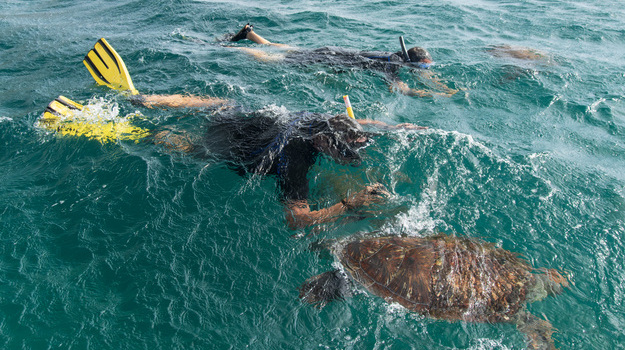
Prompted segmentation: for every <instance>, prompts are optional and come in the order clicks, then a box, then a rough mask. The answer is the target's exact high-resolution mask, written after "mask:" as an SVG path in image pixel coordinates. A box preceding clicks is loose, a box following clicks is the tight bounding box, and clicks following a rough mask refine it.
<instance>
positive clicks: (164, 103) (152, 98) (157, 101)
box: [132, 94, 229, 108]
mask: <svg viewBox="0 0 625 350" xmlns="http://www.w3.org/2000/svg"><path fill="white" fill-rule="evenodd" d="M132 99H133V101H132V102H133V103H136V104H140V105H142V106H145V107H148V108H154V107H170V108H206V107H215V106H221V105H224V104H227V103H228V102H229V101H228V100H223V99H220V98H217V97H204V96H190V95H189V96H185V95H179V94H176V95H140V96H138V97H133V98H132Z"/></svg>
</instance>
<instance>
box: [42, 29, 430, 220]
mask: <svg viewBox="0 0 625 350" xmlns="http://www.w3.org/2000/svg"><path fill="white" fill-rule="evenodd" d="M83 62H84V63H85V66H86V67H87V68H88V69H89V72H90V73H91V75H92V76H93V77H94V79H95V80H96V82H98V83H100V84H102V85H106V86H108V87H110V88H112V89H116V90H123V91H127V92H129V93H130V95H131V96H130V99H131V101H132V102H133V103H134V104H137V105H142V106H145V107H183V108H184V107H186V108H204V111H205V112H206V113H207V114H210V116H211V117H210V118H209V119H210V120H209V122H208V125H207V126H206V130H205V132H204V135H203V136H201V137H199V138H197V139H193V138H191V137H188V135H186V134H184V135H181V134H180V133H176V132H173V131H171V130H164V131H160V132H151V133H150V136H149V139H150V140H151V142H153V143H155V144H162V145H164V146H166V147H169V148H171V149H175V150H179V151H183V152H186V153H189V154H192V155H194V156H196V157H199V158H206V157H214V156H218V157H220V158H223V159H225V160H227V161H228V164H230V165H231V167H232V168H234V169H235V170H236V171H237V172H239V174H258V175H275V176H276V177H277V179H278V187H279V190H280V193H281V197H282V201H283V203H284V205H285V214H286V220H287V222H288V224H289V226H290V227H292V228H297V227H305V226H309V225H313V224H320V223H326V222H332V221H334V220H336V219H337V218H338V217H339V216H340V215H343V214H345V213H346V212H348V211H352V210H356V209H359V208H362V207H366V206H369V205H371V204H374V203H380V202H383V201H384V200H385V199H386V198H387V197H388V196H389V193H388V192H387V191H386V190H385V188H384V186H383V185H381V184H372V185H369V186H365V188H364V189H363V190H361V191H360V192H357V193H355V194H352V195H351V196H348V197H347V198H344V199H342V200H341V201H339V202H338V203H336V204H334V205H332V206H330V207H327V208H323V209H319V210H312V209H311V208H310V205H309V203H308V192H309V185H308V179H307V174H308V172H309V170H310V168H311V167H312V166H313V165H314V164H315V162H316V160H317V158H318V157H319V156H320V155H326V156H328V157H330V158H331V159H332V160H334V161H335V162H337V163H339V164H351V165H359V164H360V160H361V158H360V155H359V150H360V149H361V148H363V147H365V146H366V145H367V144H368V142H369V137H370V135H369V134H368V133H366V132H365V131H364V130H363V128H362V126H361V124H362V125H365V124H372V125H376V126H379V127H385V128H408V129H418V128H421V127H418V126H416V125H413V124H398V125H395V126H390V125H387V124H386V123H383V122H380V121H373V120H355V119H352V118H350V117H348V116H347V115H344V114H339V115H336V116H332V115H329V114H322V113H309V112H300V113H295V114H293V115H290V116H289V117H288V118H277V117H276V116H273V115H271V113H268V112H267V111H254V112H246V111H244V110H243V109H242V108H240V107H236V106H233V104H232V103H231V102H230V101H228V100H223V99H219V98H213V97H196V96H183V95H142V94H139V92H138V91H137V90H136V89H135V87H134V85H133V83H132V80H131V78H130V75H129V74H128V71H127V69H126V66H125V65H124V62H123V60H122V59H121V57H120V56H119V55H118V54H117V52H115V50H114V49H113V48H112V47H111V46H110V44H108V42H106V40H105V39H100V40H99V41H98V42H97V43H96V45H95V47H94V48H93V49H92V50H91V51H90V52H89V53H88V54H87V56H85V59H84V61H83ZM66 100H68V99H57V100H55V101H53V102H52V103H51V104H50V105H49V107H48V109H47V110H46V113H44V116H43V117H44V118H45V117H49V118H52V119H54V117H59V116H61V115H63V114H65V112H66V111H68V110H76V109H79V107H81V106H80V105H77V104H75V105H72V104H71V103H69V102H67V101H66ZM70 101H71V100H70ZM63 106H65V109H64V107H63ZM52 128H53V129H51V130H57V129H58V126H57V125H53V126H52Z"/></svg>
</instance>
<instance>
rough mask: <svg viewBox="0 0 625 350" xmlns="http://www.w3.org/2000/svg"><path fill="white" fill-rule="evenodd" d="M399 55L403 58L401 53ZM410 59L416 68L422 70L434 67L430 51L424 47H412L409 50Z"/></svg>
mask: <svg viewBox="0 0 625 350" xmlns="http://www.w3.org/2000/svg"><path fill="white" fill-rule="evenodd" d="M398 55H399V56H400V57H401V56H402V54H401V51H399V52H398ZM408 58H409V59H410V63H411V64H412V65H414V66H417V67H419V68H421V69H428V68H430V66H431V65H432V56H431V55H430V53H429V52H428V50H426V49H424V48H422V47H418V46H415V47H412V48H410V49H409V50H408Z"/></svg>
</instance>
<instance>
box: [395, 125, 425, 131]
mask: <svg viewBox="0 0 625 350" xmlns="http://www.w3.org/2000/svg"><path fill="white" fill-rule="evenodd" d="M395 128H396V129H406V130H424V129H427V126H419V125H415V124H412V123H400V124H397V125H395Z"/></svg>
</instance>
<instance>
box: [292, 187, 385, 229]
mask: <svg viewBox="0 0 625 350" xmlns="http://www.w3.org/2000/svg"><path fill="white" fill-rule="evenodd" d="M388 196H390V193H389V192H388V191H386V190H385V189H384V186H383V185H381V184H375V185H371V186H366V187H365V189H363V190H362V191H360V192H358V193H356V194H354V195H352V196H351V197H349V198H346V199H343V200H342V201H340V202H338V203H336V204H334V205H333V206H331V207H327V208H323V209H319V210H314V211H313V210H310V206H309V205H308V201H306V200H298V201H290V202H287V203H286V206H285V214H286V220H287V223H288V225H289V227H290V228H292V229H296V228H302V227H306V226H310V225H315V224H323V223H327V222H332V221H335V220H336V219H338V218H339V216H340V215H342V214H345V213H346V212H348V211H349V210H353V209H357V208H361V207H364V206H368V205H371V204H373V203H380V202H382V201H384V200H385V199H386V198H387V197H388Z"/></svg>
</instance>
